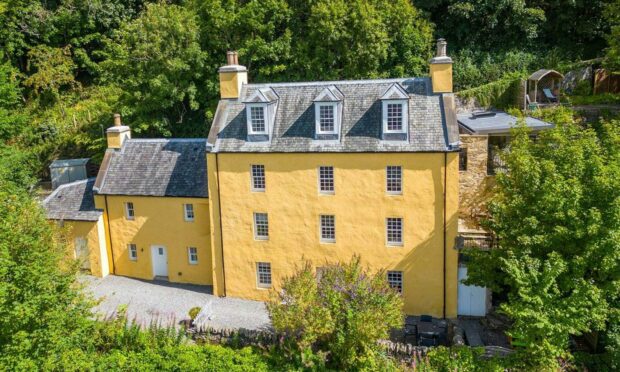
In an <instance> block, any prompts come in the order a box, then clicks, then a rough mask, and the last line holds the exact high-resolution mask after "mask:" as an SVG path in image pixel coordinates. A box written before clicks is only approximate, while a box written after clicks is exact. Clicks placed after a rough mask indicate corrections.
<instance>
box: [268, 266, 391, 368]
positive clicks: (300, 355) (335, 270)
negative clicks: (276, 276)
mask: <svg viewBox="0 0 620 372" xmlns="http://www.w3.org/2000/svg"><path fill="white" fill-rule="evenodd" d="M402 306H403V302H402V298H401V296H400V295H399V294H398V293H397V292H396V291H394V290H393V289H391V288H390V287H389V285H388V283H387V281H386V277H385V272H384V271H380V272H379V273H376V274H374V275H372V274H370V273H369V272H368V271H367V270H365V269H364V268H362V265H361V263H360V258H359V257H354V258H353V259H352V260H351V262H349V263H346V264H337V265H332V266H328V267H326V268H325V269H324V270H323V271H322V272H321V276H320V277H319V278H317V277H315V275H314V274H313V272H312V267H311V265H310V263H306V265H305V266H304V267H303V268H302V269H301V270H300V271H299V272H297V273H296V274H295V275H293V276H292V277H290V278H287V279H286V280H285V282H284V285H283V289H282V291H281V292H280V293H279V294H278V295H277V296H275V297H274V298H273V299H272V300H271V301H270V302H269V303H268V305H267V308H268V310H269V314H270V316H271V320H272V322H273V326H274V328H275V329H276V331H278V332H281V333H282V334H284V336H285V343H284V345H283V346H284V347H283V351H284V353H285V354H286V356H287V357H288V358H289V359H293V360H294V361H295V362H298V363H301V364H302V365H303V366H304V367H321V365H322V364H323V363H324V362H325V363H327V366H329V367H331V368H337V369H345V370H349V369H353V370H357V369H365V368H369V369H386V368H388V369H389V368H391V363H390V362H389V361H388V360H387V358H386V357H385V356H384V355H383V353H382V350H381V348H380V347H379V345H378V343H377V341H378V340H380V339H385V338H387V337H388V332H389V330H390V329H392V328H396V327H401V326H402V324H403V313H402Z"/></svg>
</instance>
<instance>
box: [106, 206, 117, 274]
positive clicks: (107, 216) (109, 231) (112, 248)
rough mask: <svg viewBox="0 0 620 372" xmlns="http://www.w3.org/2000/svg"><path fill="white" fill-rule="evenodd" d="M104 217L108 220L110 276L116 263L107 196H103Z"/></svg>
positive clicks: (114, 270)
mask: <svg viewBox="0 0 620 372" xmlns="http://www.w3.org/2000/svg"><path fill="white" fill-rule="evenodd" d="M103 200H104V201H105V217H106V220H108V239H110V254H111V255H112V274H113V275H116V263H115V261H114V246H113V245H112V226H111V225H110V209H109V208H108V196H107V195H104V196H103Z"/></svg>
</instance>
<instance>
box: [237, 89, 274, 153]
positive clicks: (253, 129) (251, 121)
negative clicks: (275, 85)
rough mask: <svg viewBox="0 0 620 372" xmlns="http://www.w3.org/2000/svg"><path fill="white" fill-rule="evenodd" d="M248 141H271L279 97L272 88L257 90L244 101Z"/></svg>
mask: <svg viewBox="0 0 620 372" xmlns="http://www.w3.org/2000/svg"><path fill="white" fill-rule="evenodd" d="M244 103H245V107H246V118H247V125H248V141H269V139H270V136H271V131H272V129H273V122H274V120H275V115H276V109H277V105H278V95H277V94H276V92H274V90H273V89H271V88H260V89H256V90H255V91H254V92H253V93H252V94H251V95H250V97H249V98H248V99H247V100H245V101H244Z"/></svg>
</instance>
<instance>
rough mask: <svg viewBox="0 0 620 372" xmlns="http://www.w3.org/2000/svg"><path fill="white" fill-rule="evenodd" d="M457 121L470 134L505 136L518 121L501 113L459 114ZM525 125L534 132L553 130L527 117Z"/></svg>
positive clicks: (543, 123)
mask: <svg viewBox="0 0 620 372" xmlns="http://www.w3.org/2000/svg"><path fill="white" fill-rule="evenodd" d="M457 120H458V122H459V125H460V126H461V127H463V128H464V129H465V130H466V131H467V132H469V133H472V134H507V133H510V129H511V128H513V127H514V126H515V125H516V124H517V120H518V119H517V118H516V117H514V116H512V115H509V114H507V113H505V112H503V111H489V112H485V113H482V114H481V113H476V112H469V113H465V114H459V115H457ZM525 124H526V125H527V126H528V127H530V128H531V129H532V130H535V131H538V130H543V129H549V128H553V124H550V123H547V122H544V121H542V120H538V119H535V118H532V117H529V116H526V117H525Z"/></svg>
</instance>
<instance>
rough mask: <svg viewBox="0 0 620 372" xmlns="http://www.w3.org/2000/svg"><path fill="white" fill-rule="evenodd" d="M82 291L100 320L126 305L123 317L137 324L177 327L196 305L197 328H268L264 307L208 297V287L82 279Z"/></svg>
mask: <svg viewBox="0 0 620 372" xmlns="http://www.w3.org/2000/svg"><path fill="white" fill-rule="evenodd" d="M83 282H84V283H85V286H86V290H87V291H89V292H90V293H92V294H93V297H94V298H95V299H99V300H100V301H101V302H100V303H99V304H98V305H97V306H95V307H94V308H93V311H94V312H95V313H98V314H100V315H102V316H104V317H108V316H112V315H114V313H115V312H116V311H117V310H118V308H119V306H126V308H127V316H128V318H129V319H133V320H135V321H136V322H137V323H138V324H141V325H149V324H151V323H152V322H156V323H157V324H159V325H161V326H170V325H175V324H178V323H179V322H180V321H181V320H184V319H188V315H187V313H188V311H189V309H191V308H192V307H195V306H199V307H201V308H202V312H201V313H200V315H199V316H198V318H197V319H196V321H197V323H198V324H199V326H201V327H211V328H216V329H221V328H228V329H234V328H245V329H268V328H269V327H270V322H269V316H268V314H267V310H266V308H265V304H264V303H263V302H259V301H249V300H241V299H238V298H220V297H217V296H214V295H212V294H211V293H212V288H211V287H210V286H199V285H191V284H178V283H169V282H165V281H147V280H140V279H132V278H127V277H124V276H114V275H108V276H107V277H105V278H96V277H94V276H84V277H83Z"/></svg>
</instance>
